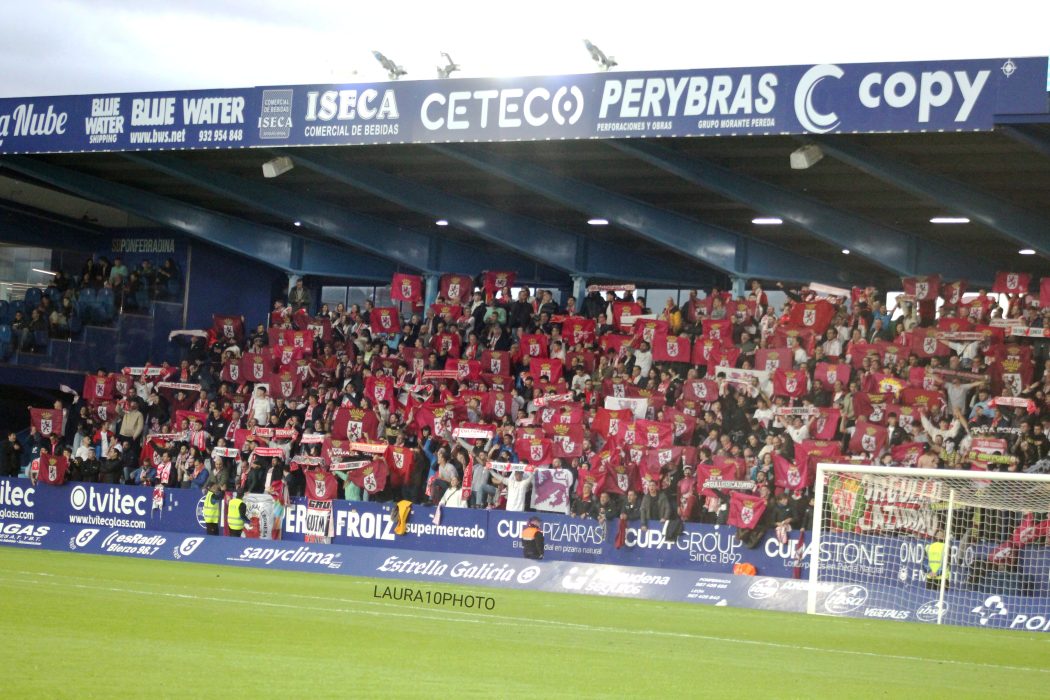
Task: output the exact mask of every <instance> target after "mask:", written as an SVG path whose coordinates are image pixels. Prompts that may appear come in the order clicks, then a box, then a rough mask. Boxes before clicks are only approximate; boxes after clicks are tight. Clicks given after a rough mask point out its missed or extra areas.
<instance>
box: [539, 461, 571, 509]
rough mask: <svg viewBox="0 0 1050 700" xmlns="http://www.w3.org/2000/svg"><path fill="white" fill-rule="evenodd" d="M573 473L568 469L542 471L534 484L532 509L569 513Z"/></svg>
mask: <svg viewBox="0 0 1050 700" xmlns="http://www.w3.org/2000/svg"><path fill="white" fill-rule="evenodd" d="M571 488H572V472H570V471H569V470H568V469H540V470H538V471H537V472H536V476H535V479H534V480H533V482H532V507H533V508H534V509H536V510H542V511H545V512H547V513H562V514H568V512H569V500H570V499H569V493H570V489H571Z"/></svg>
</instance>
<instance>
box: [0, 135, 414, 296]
mask: <svg viewBox="0 0 1050 700" xmlns="http://www.w3.org/2000/svg"><path fill="white" fill-rule="evenodd" d="M0 167H4V168H8V169H10V170H14V171H16V172H19V173H22V174H23V175H28V176H29V177H32V178H35V179H37V180H40V181H42V182H46V183H48V184H50V185H52V186H54V187H58V188H60V189H62V190H65V191H67V192H71V193H73V194H76V195H78V196H80V197H84V198H85V199H89V200H91V201H94V202H102V203H104V204H109V205H110V206H114V207H117V208H120V209H123V210H124V211H127V212H130V213H132V214H135V215H136V216H140V217H142V218H144V219H149V220H151V221H155V222H157V223H158V224H162V225H164V226H168V227H170V228H173V229H175V230H178V231H182V232H183V233H185V234H187V235H189V236H192V237H194V238H197V239H199V240H202V241H205V242H207V243H211V244H213V245H216V246H218V247H220V248H224V249H226V250H229V251H232V252H234V253H237V254H238V255H243V256H245V257H247V258H251V259H253V260H256V261H258V262H262V263H266V264H267V265H271V266H273V267H276V268H278V269H280V270H283V271H285V272H294V273H297V274H302V275H326V276H334V277H347V278H353V279H361V280H369V281H385V280H389V279H390V278H391V276H392V275H393V273H394V272H395V271H396V266H395V265H393V264H392V263H391V262H389V261H387V260H383V259H381V258H377V257H374V256H372V255H368V254H365V253H355V252H353V251H349V250H346V249H344V248H339V247H337V246H333V245H329V244H327V243H318V242H316V241H301V242H300V243H296V241H298V240H299V239H296V238H295V237H294V236H290V235H288V234H285V233H283V232H281V231H277V230H275V229H272V228H268V227H266V226H260V225H257V224H253V223H250V222H247V221H244V220H242V219H238V218H236V217H232V216H227V215H225V214H218V213H216V212H212V211H208V210H207V209H203V208H200V207H195V206H191V205H189V204H185V203H183V202H178V201H176V200H173V199H169V198H167V197H162V196H160V195H156V194H152V193H150V192H144V191H142V190H138V189H135V188H133V187H128V186H127V185H121V184H118V183H114V182H108V181H106V180H102V179H100V178H97V177H93V176H91V175H85V174H83V173H80V172H77V171H75V170H69V169H67V168H61V167H58V166H55V165H51V164H49V163H45V162H43V161H40V160H36V159H33V158H28V157H26V156H5V157H4V158H3V159H0ZM299 246H301V247H299Z"/></svg>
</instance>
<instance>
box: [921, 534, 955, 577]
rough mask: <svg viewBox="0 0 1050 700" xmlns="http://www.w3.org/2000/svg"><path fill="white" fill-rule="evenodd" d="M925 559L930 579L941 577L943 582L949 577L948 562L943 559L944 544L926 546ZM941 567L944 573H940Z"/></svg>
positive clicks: (936, 543) (935, 543)
mask: <svg viewBox="0 0 1050 700" xmlns="http://www.w3.org/2000/svg"><path fill="white" fill-rule="evenodd" d="M926 559H927V561H929V563H930V577H931V578H937V579H939V578H940V577H941V576H942V575H943V576H944V579H945V580H948V579H949V578H950V577H951V572H949V571H948V560H947V559H945V551H944V543H943V542H932V543H930V544H928V545H926ZM942 565H943V569H944V572H943V574H942V573H941V568H942Z"/></svg>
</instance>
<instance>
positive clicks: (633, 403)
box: [605, 396, 649, 420]
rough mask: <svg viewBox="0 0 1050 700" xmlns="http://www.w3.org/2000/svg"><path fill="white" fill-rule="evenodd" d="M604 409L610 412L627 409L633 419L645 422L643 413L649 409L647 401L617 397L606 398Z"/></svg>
mask: <svg viewBox="0 0 1050 700" xmlns="http://www.w3.org/2000/svg"><path fill="white" fill-rule="evenodd" d="M605 408H607V409H609V410H610V411H619V410H621V409H627V410H628V411H630V412H631V413H632V414H634V417H635V418H638V419H639V420H645V412H646V410H647V409H648V408H649V399H626V398H620V397H618V396H606V397H605Z"/></svg>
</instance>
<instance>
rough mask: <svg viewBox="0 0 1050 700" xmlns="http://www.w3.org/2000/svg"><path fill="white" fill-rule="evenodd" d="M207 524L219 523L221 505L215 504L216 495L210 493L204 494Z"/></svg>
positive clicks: (205, 520)
mask: <svg viewBox="0 0 1050 700" xmlns="http://www.w3.org/2000/svg"><path fill="white" fill-rule="evenodd" d="M202 511H203V515H204V522H205V523H215V524H218V522H219V504H218V503H216V502H215V494H214V493H212V492H211V491H209V492H208V493H206V494H204V508H203V509H202Z"/></svg>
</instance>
